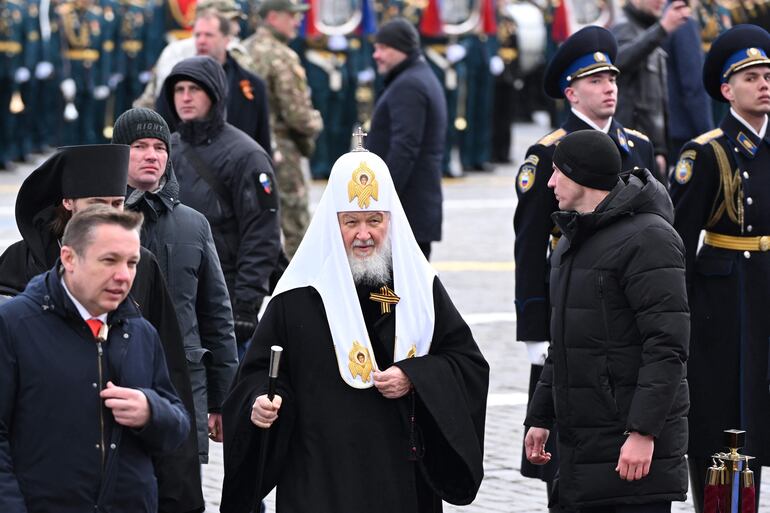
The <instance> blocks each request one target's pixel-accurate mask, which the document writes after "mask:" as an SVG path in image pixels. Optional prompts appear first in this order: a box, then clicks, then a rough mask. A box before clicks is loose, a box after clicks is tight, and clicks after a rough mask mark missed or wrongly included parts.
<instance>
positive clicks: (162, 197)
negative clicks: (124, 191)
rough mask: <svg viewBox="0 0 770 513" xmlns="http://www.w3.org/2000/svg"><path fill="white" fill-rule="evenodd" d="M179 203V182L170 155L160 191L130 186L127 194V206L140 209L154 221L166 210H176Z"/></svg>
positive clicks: (131, 208)
mask: <svg viewBox="0 0 770 513" xmlns="http://www.w3.org/2000/svg"><path fill="white" fill-rule="evenodd" d="M179 203H180V202H179V182H178V181H177V179H176V174H175V173H174V168H173V167H172V165H171V158H170V157H169V159H168V164H167V165H166V174H164V175H163V177H162V178H161V186H160V189H159V190H158V191H156V192H150V191H140V190H139V189H134V188H131V187H129V188H128V195H127V196H126V208H128V209H130V210H138V211H140V212H142V214H144V216H145V217H147V218H150V219H151V220H153V221H157V220H158V217H160V216H161V215H163V213H164V211H167V212H170V211H172V210H174V207H175V206H177V205H178V204H179Z"/></svg>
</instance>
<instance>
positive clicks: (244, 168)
mask: <svg viewBox="0 0 770 513" xmlns="http://www.w3.org/2000/svg"><path fill="white" fill-rule="evenodd" d="M163 88H164V94H165V95H166V98H167V99H168V102H169V105H174V108H175V111H174V115H175V116H176V118H177V120H178V123H177V131H176V132H174V134H173V135H172V137H171V161H172V163H173V165H174V171H175V172H176V174H177V179H178V180H179V188H180V196H179V199H180V200H181V201H182V203H184V204H185V205H187V206H189V207H192V208H194V209H195V210H197V211H198V212H201V213H202V214H203V215H204V216H206V219H208V221H209V223H210V224H211V231H212V233H213V235H214V243H215V245H216V248H217V253H218V254H219V261H220V263H221V264H222V272H223V273H224V275H225V282H226V283H227V290H228V291H229V293H230V300H231V302H232V307H233V315H234V317H235V335H236V340H237V342H238V344H239V345H240V347H239V353H240V354H242V353H243V352H244V351H245V344H246V343H247V342H248V341H249V340H250V339H251V335H252V334H253V333H254V328H255V327H256V322H257V312H258V311H259V308H260V306H261V305H262V300H263V299H264V297H265V296H266V295H267V294H268V287H269V278H270V274H271V273H272V272H273V270H274V269H275V268H276V265H277V263H278V259H279V255H280V253H281V228H280V221H279V214H278V189H277V188H276V184H275V177H274V174H273V166H272V163H271V161H270V157H269V156H268V155H267V153H266V152H265V150H264V149H262V147H261V146H259V144H257V143H256V142H254V140H253V139H251V138H250V137H249V136H248V135H246V134H245V133H243V132H241V131H240V130H238V129H237V128H235V127H234V126H232V125H230V124H229V123H227V122H225V107H226V102H225V98H226V97H227V77H226V76H225V72H224V70H223V69H222V66H221V65H220V64H219V63H218V62H217V61H215V60H214V59H212V58H211V57H207V56H200V57H190V58H189V59H185V60H183V61H181V62H179V63H178V64H177V65H176V66H174V68H173V69H172V70H171V74H170V75H169V76H168V78H166V82H165V83H164V86H163Z"/></svg>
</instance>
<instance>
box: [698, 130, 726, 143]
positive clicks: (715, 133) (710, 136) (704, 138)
mask: <svg viewBox="0 0 770 513" xmlns="http://www.w3.org/2000/svg"><path fill="white" fill-rule="evenodd" d="M722 133H723V132H722V129H721V128H715V129H714V130H711V131H709V132H706V133H705V134H701V135H699V136H698V137H696V138H695V139H693V142H696V143H698V144H706V143H707V142H709V141H712V140H714V139H716V138H717V137H721V136H722Z"/></svg>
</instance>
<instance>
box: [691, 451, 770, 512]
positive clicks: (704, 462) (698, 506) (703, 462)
mask: <svg viewBox="0 0 770 513" xmlns="http://www.w3.org/2000/svg"><path fill="white" fill-rule="evenodd" d="M711 465H712V462H711V458H708V459H706V458H693V457H691V456H688V457H687V466H688V467H689V469H690V494H691V496H692V502H693V504H694V505H695V513H703V488H704V486H705V485H706V471H707V470H708V468H709V467H710V466H711ZM749 468H751V470H753V471H754V490H755V492H756V497H755V498H756V501H757V505H756V511H759V488H760V485H761V484H762V466H761V465H749Z"/></svg>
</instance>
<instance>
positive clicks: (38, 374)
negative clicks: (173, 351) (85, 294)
mask: <svg viewBox="0 0 770 513" xmlns="http://www.w3.org/2000/svg"><path fill="white" fill-rule="evenodd" d="M107 324H108V325H109V326H110V330H109V336H108V339H107V341H106V342H104V343H103V344H102V347H103V350H104V357H103V362H104V363H103V364H102V365H101V372H100V365H99V356H98V349H97V345H96V344H95V343H94V338H93V335H91V331H90V329H89V327H88V325H87V324H86V323H85V321H84V320H83V318H82V317H81V316H80V314H79V313H78V311H77V309H76V308H75V305H74V304H73V303H72V301H71V300H70V299H69V297H67V294H66V292H65V291H64V288H63V287H62V286H61V278H60V276H59V273H58V272H57V269H56V267H54V269H52V270H50V271H48V272H47V273H45V274H42V275H40V276H37V277H35V278H34V279H33V280H32V281H31V282H30V284H29V286H28V287H27V288H26V290H25V291H24V292H23V293H22V294H21V295H19V296H18V297H16V298H15V299H13V300H11V301H9V302H7V303H5V304H3V305H2V307H0V511H3V512H4V513H48V512H51V511H56V512H61V513H79V512H83V511H93V512H96V513H102V512H105V513H106V512H110V513H121V512H125V513H129V512H130V513H140V512H148V513H149V512H155V511H158V485H157V483H156V479H155V473H154V472H153V460H152V455H153V454H159V453H163V452H169V451H171V450H173V449H175V448H176V447H178V446H179V445H180V444H181V443H183V442H184V440H185V439H186V437H187V435H188V433H189V431H190V419H189V417H188V414H187V412H186V411H185V408H184V406H183V405H182V403H181V401H180V400H179V398H178V397H177V395H176V393H175V391H174V387H173V385H172V384H171V381H170V380H169V376H168V373H167V371H166V362H165V359H164V357H163V350H162V348H161V345H160V339H159V338H158V333H157V332H156V331H155V330H154V329H153V328H152V326H151V325H150V323H149V322H147V321H146V320H145V319H143V318H142V317H141V314H140V312H139V310H138V309H137V308H136V306H135V305H134V304H133V302H132V301H131V300H130V299H127V300H125V301H123V303H121V304H120V305H119V306H118V308H117V310H115V311H113V312H111V313H110V314H109V316H108V317H107ZM100 381H101V382H100ZM107 381H112V382H113V383H115V384H116V385H118V386H122V387H128V388H136V389H139V390H141V391H142V392H143V393H144V395H145V396H146V397H147V401H148V403H149V406H150V410H151V417H150V420H149V422H148V424H146V425H145V426H144V427H143V428H141V429H138V430H136V429H128V428H124V427H122V426H120V425H119V424H117V423H116V422H115V421H114V419H113V416H112V414H111V412H110V411H109V410H106V408H104V406H103V400H102V399H101V398H100V397H99V392H100V391H101V390H102V389H103V388H104V387H105V386H106V383H107ZM105 410H106V411H105ZM102 419H103V420H102ZM101 422H104V427H105V432H104V438H105V439H106V440H108V442H106V443H105V446H104V447H102V446H101V444H100V440H102V436H103V433H102V432H101V427H100V426H101ZM103 455H104V456H103ZM103 457H104V458H105V463H104V467H103V469H102V458H103Z"/></svg>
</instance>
